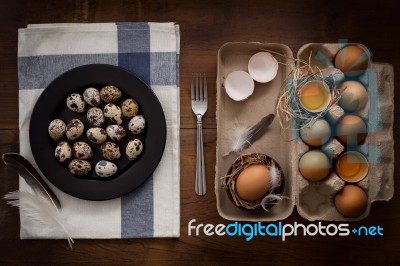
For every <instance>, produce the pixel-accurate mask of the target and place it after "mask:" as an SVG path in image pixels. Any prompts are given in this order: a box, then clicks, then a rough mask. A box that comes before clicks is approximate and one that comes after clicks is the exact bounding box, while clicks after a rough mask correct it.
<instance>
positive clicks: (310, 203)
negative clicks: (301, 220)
mask: <svg viewBox="0 0 400 266" xmlns="http://www.w3.org/2000/svg"><path fill="white" fill-rule="evenodd" d="M301 179H302V180H301ZM299 183H301V185H300V186H299V197H298V201H297V202H296V205H297V210H298V212H299V214H300V215H301V216H303V217H307V219H308V220H310V221H315V220H320V219H321V217H325V219H329V215H331V209H332V208H335V206H334V203H333V198H334V196H335V194H336V193H337V192H338V191H340V190H341V189H342V188H343V186H344V184H345V182H344V181H343V180H342V179H341V178H340V177H339V176H338V175H337V174H336V173H335V172H331V173H330V174H329V175H328V176H327V177H326V178H325V179H323V180H321V181H319V182H310V181H308V180H306V179H305V178H303V177H302V176H301V175H300V176H299Z"/></svg>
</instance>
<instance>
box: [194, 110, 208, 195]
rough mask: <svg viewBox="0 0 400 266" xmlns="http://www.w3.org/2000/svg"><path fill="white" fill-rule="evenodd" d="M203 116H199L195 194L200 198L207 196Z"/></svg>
mask: <svg viewBox="0 0 400 266" xmlns="http://www.w3.org/2000/svg"><path fill="white" fill-rule="evenodd" d="M201 119H202V116H201V115H197V156H196V180H195V192H196V194H197V195H199V196H203V195H205V194H206V174H205V167H204V150H203V124H202V121H201Z"/></svg>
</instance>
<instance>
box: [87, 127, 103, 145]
mask: <svg viewBox="0 0 400 266" xmlns="http://www.w3.org/2000/svg"><path fill="white" fill-rule="evenodd" d="M86 136H87V138H88V139H89V140H90V141H91V142H93V143H94V144H102V143H103V142H104V141H106V139H107V133H106V131H105V130H104V128H101V127H92V128H89V129H88V131H86Z"/></svg>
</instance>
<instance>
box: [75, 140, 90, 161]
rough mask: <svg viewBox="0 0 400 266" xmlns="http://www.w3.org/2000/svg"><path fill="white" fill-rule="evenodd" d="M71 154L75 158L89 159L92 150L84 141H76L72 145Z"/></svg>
mask: <svg viewBox="0 0 400 266" xmlns="http://www.w3.org/2000/svg"><path fill="white" fill-rule="evenodd" d="M72 154H73V155H74V157H75V158H77V159H89V158H90V157H92V156H93V151H92V148H91V147H90V146H89V144H87V143H86V142H83V141H77V142H75V143H74V145H73V146H72Z"/></svg>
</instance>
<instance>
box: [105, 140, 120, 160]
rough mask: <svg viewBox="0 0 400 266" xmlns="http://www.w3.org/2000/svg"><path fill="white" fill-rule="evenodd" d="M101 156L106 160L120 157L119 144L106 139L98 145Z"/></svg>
mask: <svg viewBox="0 0 400 266" xmlns="http://www.w3.org/2000/svg"><path fill="white" fill-rule="evenodd" d="M100 150H101V153H102V154H103V157H104V158H105V159H107V160H110V161H113V160H116V159H119V158H120V157H121V152H120V150H119V146H118V145H117V144H115V143H114V142H111V141H106V142H104V143H103V144H101V147H100Z"/></svg>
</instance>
